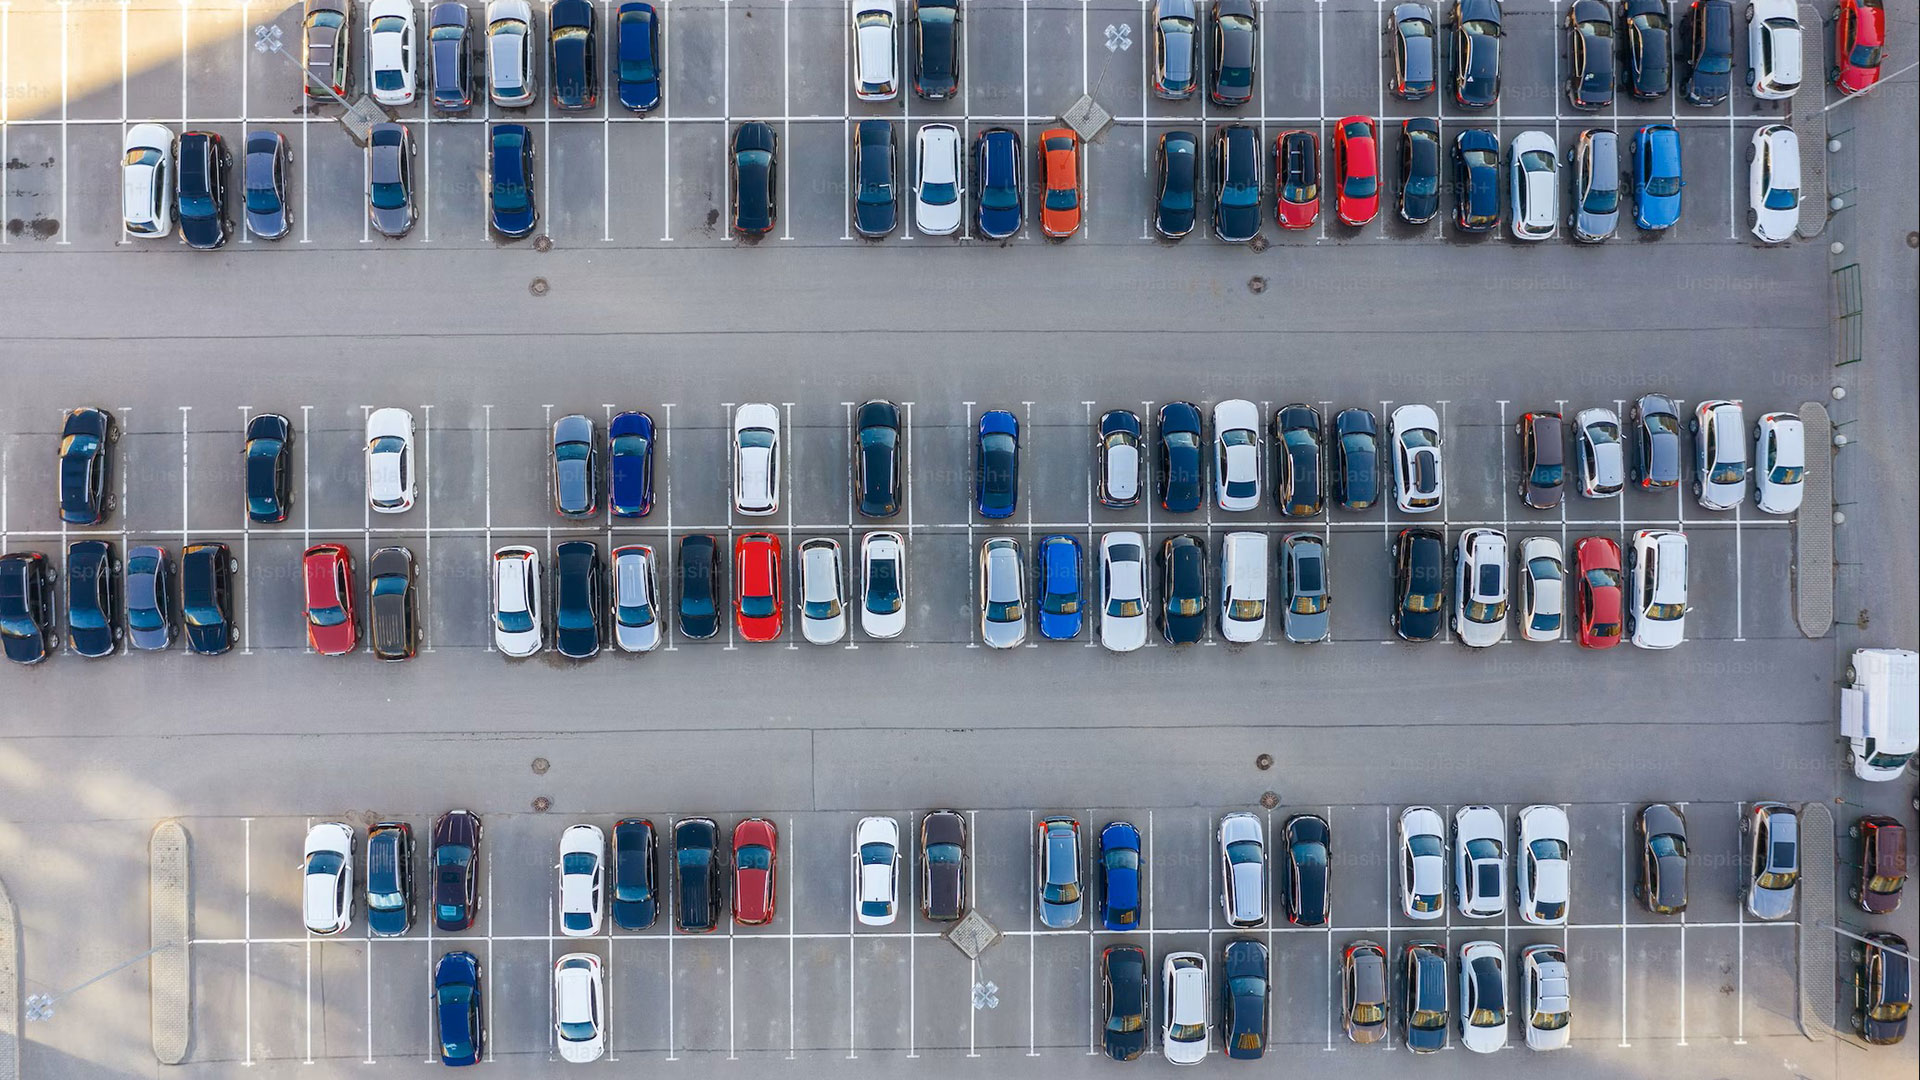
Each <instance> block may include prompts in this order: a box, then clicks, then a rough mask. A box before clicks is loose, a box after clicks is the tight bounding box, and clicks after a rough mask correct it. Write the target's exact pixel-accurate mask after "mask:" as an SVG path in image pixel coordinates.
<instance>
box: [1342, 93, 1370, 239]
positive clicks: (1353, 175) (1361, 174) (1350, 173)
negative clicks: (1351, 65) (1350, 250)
mask: <svg viewBox="0 0 1920 1080" xmlns="http://www.w3.org/2000/svg"><path fill="white" fill-rule="evenodd" d="M1333 183H1334V190H1335V198H1334V206H1335V208H1336V210H1337V211H1338V213H1339V215H1340V221H1341V223H1342V224H1345V225H1351V226H1354V227H1355V228H1358V227H1359V226H1361V225H1365V224H1366V223H1367V222H1369V221H1372V220H1373V216H1374V215H1375V214H1377V213H1379V212H1380V138H1379V126H1378V125H1376V124H1375V123H1374V122H1373V118H1372V117H1370V116H1349V117H1346V118H1344V119H1342V120H1340V121H1338V122H1337V123H1335V124H1334V128H1333Z"/></svg>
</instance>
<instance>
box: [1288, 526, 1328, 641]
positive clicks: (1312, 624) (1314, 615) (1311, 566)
mask: <svg viewBox="0 0 1920 1080" xmlns="http://www.w3.org/2000/svg"><path fill="white" fill-rule="evenodd" d="M1331 577H1332V575H1331V574H1330V573H1329V571H1328V563H1327V542H1326V540H1325V539H1324V538H1323V537H1322V536H1321V535H1320V534H1319V533H1309V532H1297V533H1288V534H1287V536H1286V537H1285V538H1284V539H1283V540H1281V541H1280V602H1281V604H1282V605H1283V606H1282V608H1281V612H1282V614H1281V625H1282V628H1283V630H1284V631H1285V633H1286V636H1287V640H1288V641H1292V642H1295V643H1298V644H1302V645H1305V644H1311V643H1314V642H1321V641H1326V640H1329V639H1330V638H1331V637H1332V616H1331V614H1330V609H1331V608H1332V606H1333V583H1332V580H1331Z"/></svg>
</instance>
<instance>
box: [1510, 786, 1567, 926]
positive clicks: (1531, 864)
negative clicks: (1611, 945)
mask: <svg viewBox="0 0 1920 1080" xmlns="http://www.w3.org/2000/svg"><path fill="white" fill-rule="evenodd" d="M1515 831H1516V832H1517V833H1518V834H1519V835H1518V836H1517V837H1516V839H1517V840H1518V843H1516V844H1515V845H1514V876H1515V878H1516V879H1517V880H1516V881H1515V886H1516V887H1517V895H1518V896H1519V898H1520V918H1521V920H1522V921H1524V922H1528V923H1532V924H1533V925H1535V926H1560V925H1562V924H1564V923H1565V922H1566V921H1567V901H1568V899H1569V893H1570V890H1571V889H1572V887H1573V885H1572V879H1573V863H1572V858H1573V848H1572V846H1571V845H1572V843H1573V840H1572V833H1570V832H1569V831H1568V829H1567V812H1566V811H1564V810H1562V809H1560V808H1559V807H1557V806H1552V805H1548V804H1545V803H1541V804H1538V805H1534V806H1529V807H1526V808H1525V809H1523V810H1521V811H1520V820H1519V823H1518V825H1517V826H1516V827H1515Z"/></svg>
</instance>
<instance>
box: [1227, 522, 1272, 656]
mask: <svg viewBox="0 0 1920 1080" xmlns="http://www.w3.org/2000/svg"><path fill="white" fill-rule="evenodd" d="M1267 581H1268V575H1267V534H1266V533H1257V532H1233V533H1228V534H1227V535H1226V537H1225V538H1224V539H1222V540H1221V542H1220V636H1221V637H1223V638H1225V639H1227V640H1228V641H1230V642H1232V643H1234V644H1236V645H1244V644H1247V643H1248V642H1253V641H1259V640H1261V639H1262V638H1264V637H1266V636H1267Z"/></svg>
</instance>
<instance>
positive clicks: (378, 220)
mask: <svg viewBox="0 0 1920 1080" xmlns="http://www.w3.org/2000/svg"><path fill="white" fill-rule="evenodd" d="M413 216H414V215H413V135H412V133H410V132H409V131H407V129H406V128H405V127H402V126H401V125H399V124H375V125H374V126H373V133H372V135H371V136H369V137H368V139H367V217H368V219H369V220H371V221H372V222H373V227H374V228H376V229H379V230H380V232H381V234H382V235H384V236H392V237H401V236H405V235H407V233H408V232H409V231H411V230H412V229H413Z"/></svg>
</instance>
